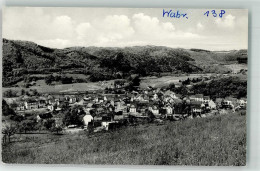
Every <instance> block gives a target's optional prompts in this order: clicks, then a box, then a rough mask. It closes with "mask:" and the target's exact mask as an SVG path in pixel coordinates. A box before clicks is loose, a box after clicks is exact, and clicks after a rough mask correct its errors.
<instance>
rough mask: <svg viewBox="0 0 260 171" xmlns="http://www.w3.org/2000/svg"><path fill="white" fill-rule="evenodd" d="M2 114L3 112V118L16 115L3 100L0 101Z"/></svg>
mask: <svg viewBox="0 0 260 171" xmlns="http://www.w3.org/2000/svg"><path fill="white" fill-rule="evenodd" d="M2 112H3V116H8V115H16V113H15V112H14V110H13V109H12V108H10V107H9V105H8V104H7V103H6V101H5V100H2Z"/></svg>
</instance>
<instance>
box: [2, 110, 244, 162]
mask: <svg viewBox="0 0 260 171" xmlns="http://www.w3.org/2000/svg"><path fill="white" fill-rule="evenodd" d="M13 140H14V142H13V143H11V144H9V145H6V146H3V152H2V159H3V162H5V163H52V164H59V163H63V164H70V163H73V164H127V165H131V164H135V165H245V164H246V116H240V115H238V114H237V113H232V114H228V115H222V116H212V117H207V118H196V119H191V120H185V121H179V122H166V123H165V124H164V125H156V124H150V125H140V126H135V127H126V128H122V129H120V130H116V131H113V132H106V133H97V134H93V135H90V136H88V135H86V134H84V133H83V134H74V135H59V136H58V135H50V134H41V135H37V134H35V135H16V136H15V138H13Z"/></svg>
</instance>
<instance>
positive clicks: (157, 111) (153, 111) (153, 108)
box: [149, 106, 159, 115]
mask: <svg viewBox="0 0 260 171" xmlns="http://www.w3.org/2000/svg"><path fill="white" fill-rule="evenodd" d="M149 110H150V111H151V112H152V113H153V114H154V115H159V109H158V107H157V106H153V107H149Z"/></svg>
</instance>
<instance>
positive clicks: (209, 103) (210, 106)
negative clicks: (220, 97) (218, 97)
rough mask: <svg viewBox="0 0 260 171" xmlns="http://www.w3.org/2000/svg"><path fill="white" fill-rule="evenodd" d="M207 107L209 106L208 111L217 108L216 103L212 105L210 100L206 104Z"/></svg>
mask: <svg viewBox="0 0 260 171" xmlns="http://www.w3.org/2000/svg"><path fill="white" fill-rule="evenodd" d="M208 106H209V108H210V109H216V108H217V105H216V103H214V102H213V101H212V100H210V101H209V102H208Z"/></svg>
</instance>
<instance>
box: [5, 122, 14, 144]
mask: <svg viewBox="0 0 260 171" xmlns="http://www.w3.org/2000/svg"><path fill="white" fill-rule="evenodd" d="M16 131H17V127H16V126H14V125H5V127H3V128H2V134H3V135H4V138H3V143H6V142H7V141H6V137H8V140H9V143H10V142H11V136H12V135H14V134H15V133H16Z"/></svg>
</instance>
